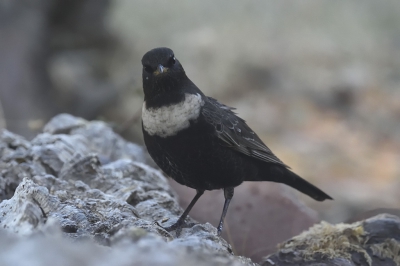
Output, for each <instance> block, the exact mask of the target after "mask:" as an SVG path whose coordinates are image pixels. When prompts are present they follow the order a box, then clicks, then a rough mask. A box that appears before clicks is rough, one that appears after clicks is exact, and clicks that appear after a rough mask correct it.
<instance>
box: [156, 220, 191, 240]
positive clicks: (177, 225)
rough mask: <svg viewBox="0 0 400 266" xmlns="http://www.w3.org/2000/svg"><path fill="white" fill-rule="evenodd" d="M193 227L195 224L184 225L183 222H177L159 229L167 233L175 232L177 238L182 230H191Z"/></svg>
mask: <svg viewBox="0 0 400 266" xmlns="http://www.w3.org/2000/svg"><path fill="white" fill-rule="evenodd" d="M194 225H195V223H189V224H187V223H185V221H184V220H178V221H177V222H176V223H174V224H173V225H171V226H167V227H164V226H161V225H160V227H161V228H163V229H164V230H165V231H167V232H172V231H175V234H176V237H179V235H180V234H181V232H182V229H183V228H191V227H193V226H194Z"/></svg>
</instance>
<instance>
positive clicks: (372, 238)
mask: <svg viewBox="0 0 400 266" xmlns="http://www.w3.org/2000/svg"><path fill="white" fill-rule="evenodd" d="M262 265H263V266H271V265H281V266H294V265H303V266H308V265H309V266H311V265H313V266H317V265H318V266H347V265H349V266H356V265H358V266H364V265H365V266H384V265H385V266H396V265H400V218H399V217H397V216H394V215H390V214H380V215H377V216H374V217H372V218H369V219H366V220H364V221H360V222H355V223H352V224H337V225H331V224H329V223H326V222H322V223H320V224H317V225H315V226H313V227H312V228H310V229H309V230H308V231H307V232H304V233H302V234H300V235H298V236H296V237H293V238H292V239H290V240H288V241H286V242H284V243H282V244H281V245H280V249H279V251H278V252H277V253H275V254H273V255H271V256H269V257H267V258H265V259H264V262H263V263H262Z"/></svg>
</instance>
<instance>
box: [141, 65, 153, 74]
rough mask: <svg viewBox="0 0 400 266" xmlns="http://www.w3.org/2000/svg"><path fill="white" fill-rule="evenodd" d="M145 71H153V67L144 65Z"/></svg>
mask: <svg viewBox="0 0 400 266" xmlns="http://www.w3.org/2000/svg"><path fill="white" fill-rule="evenodd" d="M143 69H144V71H146V72H147V73H153V69H152V68H151V67H150V66H143Z"/></svg>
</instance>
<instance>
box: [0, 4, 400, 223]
mask: <svg viewBox="0 0 400 266" xmlns="http://www.w3.org/2000/svg"><path fill="white" fill-rule="evenodd" d="M399 14H400V2H399V1H397V0H391V1H390V0H387V1H374V0H365V1H362V2H360V1H348V0H338V1H327V0H325V1H321V0H304V1H294V0H293V1H261V0H260V1H239V0H235V1H229V2H226V1H213V0H202V1H190V2H189V1H183V0H176V1H153V0H141V1H129V0H118V1H117V0H114V1H112V0H69V1H62V0H36V1H31V0H2V1H0V36H1V37H0V103H1V107H0V127H6V128H7V129H9V130H11V131H13V132H15V133H18V134H21V135H23V136H25V137H26V138H28V139H30V138H32V137H34V136H35V134H37V133H38V132H40V130H41V128H42V126H43V125H44V124H45V123H46V122H47V121H48V119H49V118H51V117H52V116H54V115H56V114H58V113H60V112H67V113H71V114H73V115H77V116H81V117H84V118H86V119H102V120H104V121H107V122H109V123H110V124H112V125H113V126H114V128H115V130H116V131H117V132H119V133H120V134H122V135H123V136H124V137H125V138H127V139H128V140H131V141H134V142H138V143H142V136H141V128H140V115H141V113H140V112H141V105H142V101H143V94H142V88H141V71H142V70H141V63H140V59H141V57H142V56H143V54H144V53H145V52H147V51H148V50H150V49H152V48H155V47H159V46H166V47H170V48H172V49H173V50H174V51H175V55H176V57H177V58H178V59H179V60H180V62H181V63H182V65H183V66H184V68H185V70H186V73H187V75H188V76H189V77H190V78H191V79H192V81H193V82H194V83H195V84H196V85H198V87H199V88H200V89H201V90H203V92H204V93H205V94H207V95H209V96H212V97H215V98H217V99H219V100H220V101H221V102H223V103H225V104H227V105H230V106H233V107H236V108H237V113H238V114H239V115H240V116H241V117H242V118H244V119H245V120H246V121H247V122H248V124H249V125H250V126H251V127H252V128H253V129H254V130H255V131H256V132H257V133H258V135H259V136H260V137H261V139H263V140H264V142H265V143H266V144H267V145H268V146H269V147H270V148H271V149H272V150H273V151H274V153H275V154H276V155H277V156H278V157H280V158H281V159H282V160H283V161H284V162H285V163H286V164H288V165H290V166H291V167H292V169H293V170H294V171H295V172H297V173H298V174H300V175H301V176H303V177H305V178H306V179H307V180H309V181H310V182H312V183H313V184H316V185H317V186H319V187H320V188H322V189H323V190H324V191H326V192H327V193H328V194H330V195H331V196H332V197H333V198H334V199H335V201H333V202H328V203H323V204H321V203H317V202H314V201H312V200H310V199H308V198H307V197H306V196H303V195H300V194H299V193H298V194H296V197H298V198H301V199H302V200H304V202H305V204H306V205H308V206H309V207H311V208H312V209H314V210H316V211H317V213H318V217H319V218H318V219H323V220H327V221H329V222H332V223H336V222H342V221H346V220H349V219H352V217H354V216H357V215H360V214H362V213H363V212H366V211H370V210H373V209H376V208H399V206H400V193H399V191H400V27H399V25H400V16H399ZM192 193H194V192H192ZM296 193H297V192H296ZM191 196H192V195H191ZM191 196H190V197H191ZM221 201H223V198H221ZM265 204H268V203H265ZM393 211H394V210H393ZM219 215H220V212H219V211H218V214H217V216H219Z"/></svg>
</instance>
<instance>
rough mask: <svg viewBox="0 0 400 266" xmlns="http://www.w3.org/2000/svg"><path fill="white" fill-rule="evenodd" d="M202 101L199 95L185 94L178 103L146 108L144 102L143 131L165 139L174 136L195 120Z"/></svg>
mask: <svg viewBox="0 0 400 266" xmlns="http://www.w3.org/2000/svg"><path fill="white" fill-rule="evenodd" d="M203 105H204V101H203V99H202V97H201V95H200V94H188V93H187V94H185V99H184V100H183V101H181V102H179V103H176V104H172V105H167V106H161V107H157V108H147V106H146V101H145V102H143V107H142V121H143V129H144V130H145V131H146V132H147V133H148V134H149V135H151V136H154V135H156V136H159V137H162V138H166V137H169V136H174V135H176V134H177V133H178V132H179V131H181V130H183V129H186V128H188V127H189V126H190V120H196V119H197V118H198V117H199V115H200V111H201V108H202V106H203Z"/></svg>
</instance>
